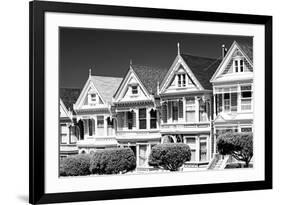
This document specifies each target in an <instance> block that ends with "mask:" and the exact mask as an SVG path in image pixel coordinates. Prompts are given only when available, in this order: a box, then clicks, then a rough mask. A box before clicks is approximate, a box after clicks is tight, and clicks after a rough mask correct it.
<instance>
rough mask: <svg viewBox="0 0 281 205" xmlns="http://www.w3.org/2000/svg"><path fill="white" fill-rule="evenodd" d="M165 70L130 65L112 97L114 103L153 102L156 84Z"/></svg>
mask: <svg viewBox="0 0 281 205" xmlns="http://www.w3.org/2000/svg"><path fill="white" fill-rule="evenodd" d="M165 72H166V70H165V69H160V68H152V67H148V66H140V65H132V64H131V65H130V68H129V70H128V72H127V74H126V76H125V78H124V79H123V81H122V83H121V84H120V86H119V88H118V90H117V92H116V93H115V95H114V102H116V103H123V102H132V101H154V96H155V95H156V94H157V84H159V82H160V81H161V80H162V79H163V76H164V74H165Z"/></svg>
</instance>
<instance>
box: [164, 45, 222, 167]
mask: <svg viewBox="0 0 281 205" xmlns="http://www.w3.org/2000/svg"><path fill="white" fill-rule="evenodd" d="M220 62H221V60H220V59H212V58H206V57H200V56H193V55H189V54H182V53H180V47H179V44H178V53H177V56H176V58H175V60H174V62H173V64H172V65H171V67H170V69H169V70H168V72H167V73H166V75H165V77H164V79H163V81H162V83H161V85H160V90H159V96H160V99H161V123H160V133H161V143H165V142H173V143H176V142H181V143H186V144H188V145H189V147H190V148H191V153H192V154H191V161H190V163H189V164H191V165H194V164H195V165H197V166H199V165H201V164H207V163H208V162H209V160H210V159H211V144H212V143H213V142H212V124H211V120H212V112H213V109H212V85H211V83H210V82H209V80H210V78H211V76H212V75H213V73H214V72H215V70H216V68H217V67H218V65H219V64H220Z"/></svg>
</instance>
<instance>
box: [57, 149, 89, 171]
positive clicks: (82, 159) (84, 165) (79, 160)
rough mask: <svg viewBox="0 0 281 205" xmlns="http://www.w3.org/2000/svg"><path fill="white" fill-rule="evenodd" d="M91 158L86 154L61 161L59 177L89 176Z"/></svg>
mask: <svg viewBox="0 0 281 205" xmlns="http://www.w3.org/2000/svg"><path fill="white" fill-rule="evenodd" d="M90 161H91V157H90V155H88V154H78V155H75V156H69V157H67V158H65V159H63V160H62V161H61V165H60V175H61V176H81V175H89V174H90V170H89V168H90Z"/></svg>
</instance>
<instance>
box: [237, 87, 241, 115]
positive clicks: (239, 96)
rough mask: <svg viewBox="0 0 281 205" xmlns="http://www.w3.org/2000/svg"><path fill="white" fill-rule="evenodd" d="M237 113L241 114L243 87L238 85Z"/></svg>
mask: <svg viewBox="0 0 281 205" xmlns="http://www.w3.org/2000/svg"><path fill="white" fill-rule="evenodd" d="M237 101H238V102H237V112H241V87H240V85H238V89H237Z"/></svg>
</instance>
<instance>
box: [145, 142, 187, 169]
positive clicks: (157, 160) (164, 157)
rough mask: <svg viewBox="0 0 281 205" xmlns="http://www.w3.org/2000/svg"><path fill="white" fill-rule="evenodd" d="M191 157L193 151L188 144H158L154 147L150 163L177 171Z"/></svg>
mask: <svg viewBox="0 0 281 205" xmlns="http://www.w3.org/2000/svg"><path fill="white" fill-rule="evenodd" d="M190 158H191V151H190V148H189V146H188V145H186V144H183V143H167V144H158V145H155V146H154V147H153V148H152V150H151V153H150V156H149V162H148V163H149V165H150V166H153V167H157V168H162V169H166V170H170V171H177V170H178V169H179V168H180V167H181V166H182V165H183V164H184V162H186V161H189V160H190Z"/></svg>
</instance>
